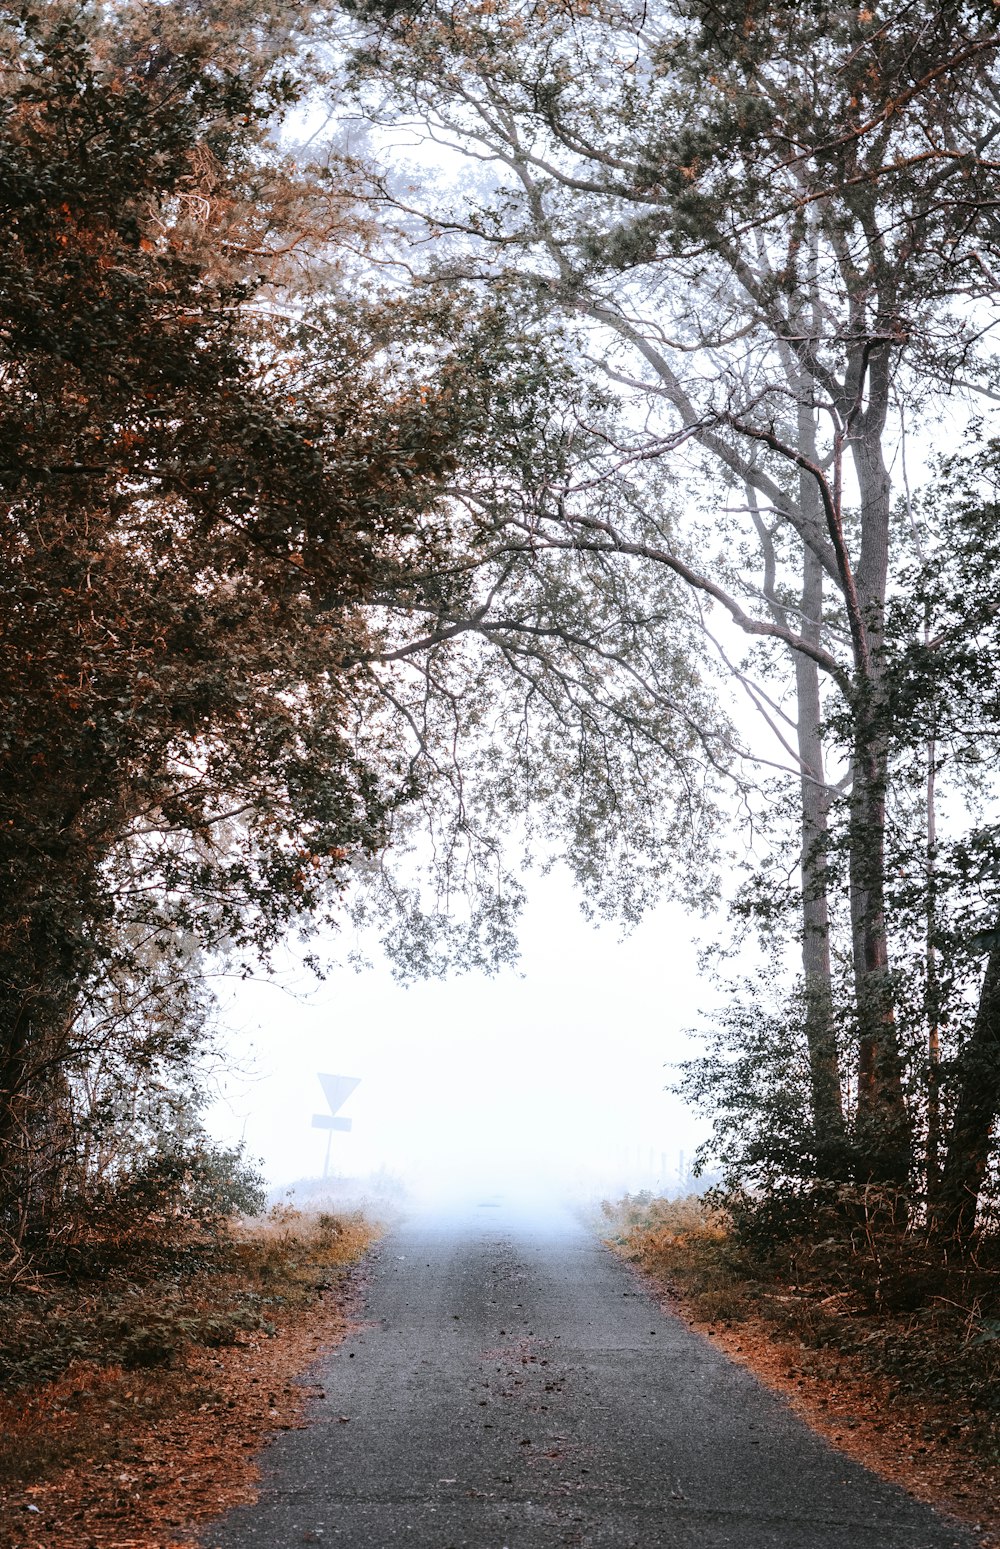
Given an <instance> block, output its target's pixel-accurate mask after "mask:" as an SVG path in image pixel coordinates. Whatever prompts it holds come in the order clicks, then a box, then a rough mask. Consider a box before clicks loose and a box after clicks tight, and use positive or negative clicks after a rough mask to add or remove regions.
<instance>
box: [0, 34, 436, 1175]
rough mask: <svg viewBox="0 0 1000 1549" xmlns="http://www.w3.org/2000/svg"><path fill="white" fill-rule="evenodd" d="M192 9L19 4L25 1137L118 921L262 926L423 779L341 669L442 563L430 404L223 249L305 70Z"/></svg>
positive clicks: (160, 926) (7, 856) (1, 1126)
mask: <svg viewBox="0 0 1000 1549" xmlns="http://www.w3.org/2000/svg"><path fill="white" fill-rule="evenodd" d="M173 10H174V13H178V12H179V13H180V14H170V15H168V14H167V13H166V12H162V11H161V12H160V13H158V14H157V15H153V16H151V15H149V14H148V12H147V11H146V8H143V7H138V8H137V10H136V11H135V12H134V13H132V12H129V11H127V10H119V12H118V13H116V15H115V17H114V19H113V20H114V25H112V24H111V23H110V22H102V20H101V18H100V16H99V14H98V13H97V12H96V11H90V12H87V13H84V12H80V11H79V10H78V9H77V8H75V7H66V8H63V7H55V8H44V9H43V10H42V11H41V12H38V13H34V12H32V11H31V10H30V9H25V10H23V11H21V10H19V11H18V12H17V13H16V14H14V15H12V14H11V13H10V12H8V13H7V15H6V16H5V17H4V18H3V21H4V29H3V34H2V45H3V57H4V60H5V80H4V86H5V97H4V111H3V117H2V122H0V140H2V156H0V160H2V164H3V170H2V173H0V207H2V225H3V235H2V237H0V308H2V319H3V323H2V331H0V350H2V370H3V375H4V381H5V394H4V406H3V410H2V411H0V488H2V496H3V512H2V527H0V545H2V550H3V579H2V582H0V591H2V596H0V629H2V632H3V651H2V666H0V700H2V703H3V707H4V718H3V719H4V724H3V734H2V745H0V809H2V819H0V871H2V876H3V885H2V890H0V897H2V900H3V903H2V906H0V908H2V913H0V1091H2V1094H3V1095H2V1099H0V1149H2V1151H3V1156H4V1161H5V1165H6V1163H7V1162H9V1161H10V1160H11V1157H12V1154H13V1153H12V1152H11V1147H12V1146H16V1143H17V1140H18V1136H19V1135H23V1133H24V1132H25V1128H26V1127H27V1128H29V1129H30V1127H31V1123H32V1115H33V1114H35V1113H41V1114H44V1113H45V1112H46V1111H47V1110H48V1108H49V1106H50V1104H49V1101H48V1098H47V1093H49V1092H50V1089H51V1088H52V1086H53V1084H55V1086H56V1087H58V1083H59V1081H60V1080H61V1079H62V1073H63V1069H64V1064H65V1059H66V1053H67V1047H68V1046H70V1045H72V1042H73V1039H74V1037H75V1031H76V1030H77V1029H78V1019H79V1014H80V1007H81V996H82V995H83V992H84V990H85V987H86V985H87V984H88V982H90V981H91V980H92V979H93V978H94V976H95V975H96V976H97V977H98V978H100V976H101V975H102V973H103V972H104V971H105V970H106V968H107V965H108V962H109V960H110V958H111V957H112V956H113V955H115V954H118V955H120V952H121V950H122V944H123V943H125V942H126V941H127V940H129V939H141V940H143V941H144V942H145V943H147V945H146V946H145V947H144V950H148V941H149V937H150V936H153V937H154V938H155V937H157V936H159V937H160V938H161V944H162V948H163V950H164V951H169V950H170V943H171V940H172V937H173V934H174V933H175V932H176V931H177V930H178V929H180V930H185V931H189V932H194V933H195V934H196V935H197V937H198V938H199V940H200V941H201V943H202V945H203V946H204V947H206V948H209V949H210V948H211V947H212V946H213V945H219V944H222V943H227V944H228V945H229V946H230V947H231V948H235V947H239V945H240V944H243V945H245V946H247V947H249V946H252V945H256V946H257V947H258V948H261V947H266V945H267V943H268V942H271V941H273V940H274V939H275V937H276V935H277V933H278V932H279V931H280V930H281V929H282V928H283V927H284V926H285V925H286V924H287V922H288V921H289V919H290V918H294V917H296V916H297V915H299V914H301V913H302V912H303V911H305V910H308V909H309V908H310V907H312V906H314V905H318V904H319V903H321V901H322V899H323V896H324V893H325V892H326V891H327V890H328V889H330V888H331V887H332V888H333V889H334V890H335V891H336V889H337V888H338V887H340V886H342V885H343V881H344V879H345V877H346V874H347V870H348V865H349V859H350V857H351V855H352V854H355V853H358V852H365V851H369V852H370V851H373V850H374V849H376V848H377V846H378V845H379V844H380V843H381V842H382V840H383V836H384V832H385V823H386V817H387V814H388V813H389V812H390V811H391V809H392V807H393V805H394V804H395V803H396V802H398V801H400V800H402V799H404V798H405V796H407V795H408V794H409V781H408V777H407V776H406V775H405V774H398V773H397V771H396V770H394V769H393V768H392V766H391V760H387V761H384V762H383V763H381V764H380V765H378V766H377V767H376V766H375V765H374V764H373V763H372V762H370V761H369V760H368V759H367V757H366V756H365V753H364V752H363V751H362V750H360V749H359V747H358V746H357V744H356V742H354V741H352V722H354V721H356V720H357V718H358V717H359V716H360V715H363V713H364V702H365V695H364V691H363V687H362V686H361V685H360V684H359V683H358V681H357V678H356V676H355V678H354V679H352V677H351V674H350V671H349V670H347V671H342V672H338V671H335V670H332V669H334V668H335V667H336V666H337V665H338V664H339V663H341V662H342V661H343V660H344V659H345V658H349V659H353V658H357V656H358V655H359V653H360V652H362V651H363V649H364V641H365V628H364V621H363V618H362V617H361V615H360V613H359V602H360V601H361V600H362V599H365V598H367V597H369V596H370V594H371V591H372V588H373V586H374V585H375V584H376V582H377V583H378V584H380V585H382V586H384V587H386V588H389V587H392V586H394V585H398V584H399V581H400V577H401V575H403V574H404V573H405V574H406V575H407V576H408V575H409V571H410V568H411V566H412V562H413V560H414V559H416V560H418V561H419V562H420V563H422V564H423V563H426V557H427V556H426V554H425V553H422V552H420V544H419V543H415V541H414V536H413V531H414V529H413V513H414V512H415V511H417V510H419V509H420V508H422V507H423V506H425V505H426V504H427V502H428V499H429V496H428V491H429V490H430V489H431V488H436V486H437V482H438V480H439V477H440V474H441V471H442V469H443V467H444V464H445V462H446V460H447V459H446V457H445V454H444V450H443V448H444V442H445V434H444V431H443V430H442V428H441V416H439V415H437V414H436V409H435V405H434V404H433V403H432V404H427V403H425V402H423V401H422V400H421V398H420V396H419V395H418V394H417V393H416V392H412V393H410V392H408V391H407V390H406V388H405V387H404V386H403V385H402V384H400V383H398V382H397V383H395V384H393V383H391V382H389V381H387V380H385V374H384V373H383V379H381V380H380V378H379V372H378V370H377V369H374V368H371V367H370V366H369V364H368V362H367V361H366V360H365V359H362V358H359V357H354V358H352V357H351V341H350V340H349V339H347V338H343V339H341V340H339V341H337V342H336V344H335V345H333V346H331V347H330V348H329V349H327V350H325V351H324V352H323V353H322V354H319V353H316V352H314V353H313V354H312V355H311V356H310V355H309V353H308V352H307V351H306V350H305V349H304V347H303V337H304V335H303V333H302V331H301V330H300V329H299V327H298V324H297V322H296V320H295V319H294V318H290V319H288V320H287V321H286V320H283V319H282V318H281V317H280V316H279V315H276V314H275V313H274V311H273V310H270V309H268V308H267V307H266V306H261V307H259V308H258V309H257V310H254V309H252V308H251V307H250V306H249V304H248V303H249V300H250V298H251V296H253V295H254V294H255V293H256V294H257V295H258V296H260V297H261V299H262V300H264V299H265V297H264V292H263V286H264V283H265V281H266V280H267V279H268V275H267V274H266V272H261V273H254V271H253V268H252V266H250V267H248V265H247V263H246V262H240V263H235V264H234V262H233V261H232V259H231V257H230V256H229V248H228V245H227V244H228V243H229V240H230V239H231V237H232V234H233V230H234V228H235V226H236V225H237V224H238V218H237V215H236V211H237V210H239V211H242V212H244V224H245V226H246V227H247V228H249V227H251V226H255V227H256V228H258V229H257V235H258V237H259V236H260V231H259V227H260V224H261V217H260V214H259V210H260V201H259V197H258V195H259V192H260V189H261V187H262V185H266V184H267V183H268V168H267V157H266V135H267V132H268V126H269V125H270V124H271V123H272V122H273V120H274V117H275V115H276V114H278V113H280V111H281V110H282V108H283V106H284V105H286V104H287V103H288V102H289V101H290V100H293V97H294V91H293V87H292V83H291V81H290V79H289V78H288V77H287V75H286V74H285V73H284V71H283V69H282V67H281V65H280V59H279V61H278V63H276V62H275V59H274V57H273V56H272V55H271V54H269V53H268V52H267V51H266V50H265V51H263V52H262V51H261V50H259V49H255V48H253V47H251V46H248V47H247V48H246V49H244V50H241V49H240V47H239V43H240V36H237V37H236V38H235V39H234V38H232V37H230V39H229V42H230V44H231V45H232V47H233V49H234V53H235V54H237V55H239V58H240V62H239V63H237V62H235V61H234V60H226V59H220V58H218V57H216V56H215V55H214V54H213V51H212V45H211V35H210V36H209V40H208V41H206V39H205V37H204V35H203V34H202V33H199V32H197V31H192V30H190V28H188V29H187V30H186V29H185V26H184V23H185V22H187V23H188V24H190V22H191V21H192V19H193V18H194V16H195V11H196V10H197V8H194V9H193V10H190V11H189V10H187V9H186V8H173ZM236 12H237V14H239V8H238V7H237V8H236ZM257 19H259V18H246V17H243V25H244V27H249V29H250V32H251V33H253V32H254V30H255V26H256V20H257ZM136 21H137V23H138V24H137V25H132V26H130V25H129V24H130V22H131V23H136ZM85 24H86V25H85ZM247 42H248V44H250V43H252V38H248V39H247ZM275 176H280V178H281V180H282V182H283V185H284V186H285V187H287V182H288V168H287V166H284V165H281V164H279V165H278V166H277V168H276V172H275ZM220 207H221V208H223V209H224V210H225V211H226V216H227V219H226V230H227V232H228V236H227V239H226V243H224V244H222V249H221V253H222V260H226V261H222V260H220V252H219V249H217V248H213V247H212V244H211V242H210V241H208V240H207V232H206V224H205V223H204V222H203V219H202V218H201V217H207V221H208V222H210V221H211V217H212V213H213V211H214V210H215V209H216V208H220ZM250 212H252V213H250ZM411 550H412V551H413V552H412V553H411V552H410V551H411ZM130 933H131V937H130ZM12 1192H14V1190H13V1183H12V1180H11V1178H10V1176H9V1171H8V1173H7V1175H6V1176H5V1180H4V1195H5V1199H6V1200H7V1201H9V1200H10V1198H11V1195H12Z"/></svg>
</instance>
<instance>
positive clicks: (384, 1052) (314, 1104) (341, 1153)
mask: <svg viewBox="0 0 1000 1549" xmlns="http://www.w3.org/2000/svg"><path fill="white" fill-rule="evenodd" d="M529 896H530V903H529V906H528V908H527V910H526V913H525V917H524V921H523V931H522V939H523V942H524V955H523V960H522V963H521V966H520V972H517V971H512V970H508V971H505V972H504V973H503V974H501V975H500V976H498V977H496V978H487V977H486V976H485V975H482V974H468V975H463V976H456V977H455V978H453V979H451V980H449V981H447V982H444V983H440V982H437V981H433V982H429V983H421V984H417V985H414V986H412V987H409V988H403V987H401V986H400V985H398V984H396V983H395V982H394V981H393V980H392V978H391V976H390V974H389V972H388V969H386V968H379V967H375V968H373V969H371V970H368V971H365V972H362V973H355V972H354V971H353V970H351V969H343V970H338V971H337V972H336V973H334V974H332V975H331V976H330V977H329V978H328V979H327V980H325V981H324V982H323V983H322V984H319V985H316V984H315V981H314V980H312V979H311V977H310V976H308V975H306V974H305V973H303V974H300V975H298V976H296V977H295V979H294V980H293V978H292V976H291V975H290V976H289V977H288V978H287V979H286V981H285V982H286V985H290V984H293V983H294V985H295V989H296V993H295V994H291V993H289V991H288V989H287V988H282V987H281V986H280V984H279V983H275V984H267V983H260V982H254V983H248V984H243V985H239V986H238V987H236V988H234V989H233V990H232V991H231V993H230V994H227V995H226V996H224V997H223V1012H224V1021H225V1024H226V1026H227V1028H228V1029H229V1030H230V1031H229V1034H228V1040H227V1042H228V1048H229V1049H230V1051H231V1055H232V1066H231V1068H230V1070H229V1072H228V1074H227V1076H226V1078H225V1081H224V1086H223V1095H222V1097H221V1098H220V1101H219V1102H217V1103H216V1104H215V1106H214V1107H213V1109H212V1112H211V1115H210V1125H211V1128H212V1130H213V1132H214V1133H215V1134H216V1135H217V1136H219V1137H220V1138H225V1139H239V1138H240V1137H241V1136H242V1137H243V1138H245V1140H246V1144H247V1151H248V1154H249V1155H250V1156H252V1157H258V1156H259V1157H261V1158H262V1159H263V1162H264V1170H265V1172H266V1175H267V1177H268V1179H269V1181H270V1182H271V1183H272V1184H276V1185H280V1184H285V1183H289V1182H291V1181H293V1180H295V1179H297V1178H303V1177H316V1176H318V1175H320V1174H321V1173H322V1171H323V1165H324V1153H325V1151H326V1144H327V1135H326V1133H325V1132H324V1131H322V1130H318V1129H313V1128H312V1127H311V1119H312V1115H313V1114H314V1113H321V1112H324V1111H326V1103H325V1100H324V1097H323V1093H322V1090H321V1088H320V1085H319V1082H318V1080H317V1079H316V1076H317V1072H318V1071H325V1072H329V1073H331V1074H334V1075H346V1076H357V1077H360V1078H361V1085H360V1086H359V1087H358V1089H357V1090H356V1091H355V1092H354V1093H353V1094H352V1096H351V1097H350V1098H349V1099H348V1100H347V1102H346V1103H345V1105H344V1107H343V1110H342V1113H343V1116H344V1117H350V1118H351V1119H352V1121H353V1128H352V1130H351V1132H350V1133H348V1134H343V1133H334V1134H333V1136H332V1146H331V1163H330V1165H331V1171H332V1172H339V1173H342V1174H347V1175H351V1176H355V1177H357V1176H364V1175H367V1174H370V1173H372V1172H374V1171H377V1170H378V1169H380V1168H383V1167H384V1168H386V1169H388V1170H389V1171H390V1172H392V1173H395V1174H397V1175H399V1176H400V1177H401V1178H402V1179H403V1181H404V1182H405V1183H406V1184H407V1185H408V1186H409V1187H410V1188H411V1189H413V1190H414V1191H415V1192H416V1193H417V1195H418V1196H423V1197H428V1196H430V1197H435V1196H436V1197H439V1198H444V1199H448V1198H454V1197H456V1196H464V1195H465V1194H466V1193H467V1192H469V1191H484V1190H486V1191H489V1190H500V1191H503V1192H505V1193H507V1194H508V1195H509V1193H510V1192H511V1191H512V1190H513V1191H515V1192H520V1193H527V1194H531V1193H534V1192H537V1193H540V1194H543V1195H544V1194H547V1193H557V1192H559V1191H561V1190H565V1189H566V1188H567V1186H569V1187H570V1188H572V1189H573V1191H574V1192H576V1193H583V1194H587V1195H597V1194H601V1193H605V1192H608V1191H611V1190H613V1189H616V1188H617V1189H619V1190H620V1189H622V1188H624V1187H630V1188H633V1189H635V1188H639V1187H645V1186H648V1185H651V1184H657V1183H662V1184H663V1185H665V1186H667V1187H671V1186H675V1185H676V1174H677V1171H678V1162H679V1153H680V1152H681V1151H683V1152H684V1153H685V1156H686V1157H687V1158H688V1159H690V1156H691V1152H692V1151H693V1150H694V1147H695V1145H696V1144H697V1142H698V1140H700V1139H701V1138H702V1137H703V1136H704V1134H705V1133H706V1126H705V1125H704V1123H702V1122H701V1121H699V1120H698V1119H697V1118H696V1117H695V1116H693V1115H692V1114H691V1113H690V1112H689V1111H687V1110H686V1109H685V1108H684V1106H683V1105H682V1104H681V1103H680V1102H679V1100H678V1099H677V1098H675V1097H673V1096H671V1095H669V1094H668V1093H665V1092H664V1090H663V1088H664V1085H665V1083H666V1082H667V1081H668V1080H669V1079H670V1071H669V1070H668V1069H666V1068H665V1066H666V1064H667V1063H668V1062H670V1061H673V1060H677V1059H683V1058H685V1057H686V1056H687V1055H688V1054H690V1053H692V1052H693V1051H694V1048H695V1045H694V1043H693V1042H692V1040H691V1039H690V1038H688V1037H687V1036H686V1031H685V1030H686V1029H687V1028H688V1027H690V1026H691V1025H693V1024H694V1022H695V1021H696V1018H697V1012H698V1008H699V1006H700V1005H706V1004H710V1002H711V1000H712V998H713V997H712V993H711V989H710V987H709V986H704V985H703V986H700V987H699V985H698V984H697V979H696V965H695V956H696V948H695V946H694V944H693V938H694V936H695V935H696V934H697V933H698V930H699V927H700V929H701V930H702V931H704V930H705V922H703V921H698V920H697V919H696V918H694V917H693V916H689V915H687V914H686V913H685V912H684V911H683V910H682V909H681V908H680V907H678V906H676V905H671V904H663V905H661V906H660V907H659V908H658V909H657V910H656V911H655V913H654V914H652V915H651V916H650V917H649V918H648V919H647V920H646V921H644V922H643V924H642V925H641V926H640V927H639V929H638V930H636V931H635V932H634V934H633V935H632V936H630V937H629V938H627V939H626V940H625V941H621V940H620V939H619V936H618V932H617V931H616V929H615V928H614V927H613V926H602V927H601V928H595V927H594V926H592V925H590V924H589V923H588V922H587V921H586V920H584V918H583V917H582V915H581V914H580V911H579V908H578V906H577V903H576V900H575V896H574V893H573V889H572V887H571V885H570V884H569V883H568V882H567V881H565V880H563V879H561V878H560V877H558V876H553V877H549V878H536V879H535V880H534V881H533V882H532V884H531V888H530V895H529ZM237 1066H241V1067H242V1072H241V1071H240V1070H239V1069H237V1068H236V1067H237Z"/></svg>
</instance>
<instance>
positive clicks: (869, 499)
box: [849, 415, 911, 1184]
mask: <svg viewBox="0 0 1000 1549" xmlns="http://www.w3.org/2000/svg"><path fill="white" fill-rule="evenodd" d="M865 419H866V420H867V419H868V416H867V415H866V416H865ZM881 430H882V427H881V424H880V423H879V422H878V421H877V420H876V421H875V422H874V423H873V424H870V425H868V424H866V425H864V426H863V427H862V428H860V429H859V431H858V433H857V434H856V436H855V437H854V438H853V440H852V443H851V446H852V452H853V457H854V465H855V469H856V472H857V476H858V484H859V487H860V492H861V552H860V555H859V560H858V565H857V570H856V584H857V592H858V603H859V606H860V610H861V615H862V619H863V622H864V629H865V634H866V646H867V659H866V660H865V661H863V662H859V663H858V667H859V669H860V670H859V671H858V673H857V674H856V683H857V691H856V699H855V704H854V715H855V733H854V747H853V750H852V752H853V763H854V768H853V778H854V783H853V787H852V793H851V805H850V831H849V851H850V854H849V873H850V892H851V926H852V944H853V961H854V982H855V993H856V998H857V1018H858V1035H859V1044H858V1141H859V1157H858V1161H859V1170H860V1173H861V1175H862V1176H864V1177H865V1178H877V1179H880V1180H881V1181H884V1182H892V1183H897V1184H903V1183H905V1182H906V1180H907V1177H908V1175H909V1169H910V1161H911V1134H910V1123H909V1116H908V1114H907V1110H906V1104H905V1101H904V1097H903V1081H902V1059H901V1055H900V1048H899V1034H898V1029H897V1026H896V1017H895V1008H894V1005H893V997H892V985H891V980H890V974H889V945H888V937H887V932H886V918H885V791H886V777H887V772H888V728H887V726H886V719H885V706H884V703H883V697H884V638H883V634H884V613H885V588H886V577H887V572H888V557H889V515H890V511H889V498H890V484H889V472H888V469H887V468H886V466H885V460H884V458H883V455H882V443H881Z"/></svg>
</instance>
